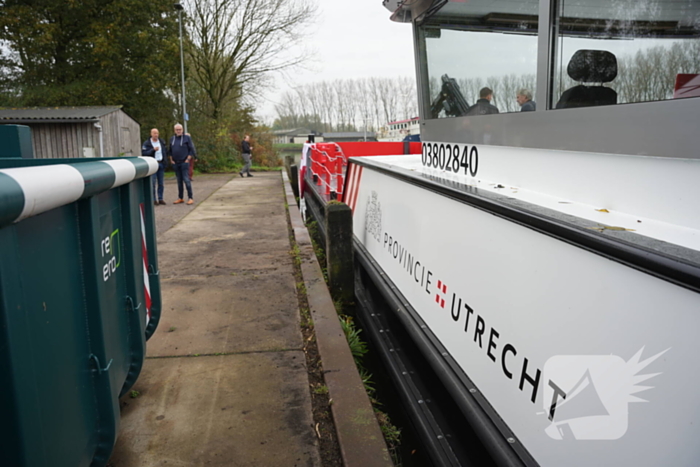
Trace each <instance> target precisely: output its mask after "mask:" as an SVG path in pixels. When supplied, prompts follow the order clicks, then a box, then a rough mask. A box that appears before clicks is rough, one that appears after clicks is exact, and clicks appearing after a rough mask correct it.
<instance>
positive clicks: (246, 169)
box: [239, 135, 253, 177]
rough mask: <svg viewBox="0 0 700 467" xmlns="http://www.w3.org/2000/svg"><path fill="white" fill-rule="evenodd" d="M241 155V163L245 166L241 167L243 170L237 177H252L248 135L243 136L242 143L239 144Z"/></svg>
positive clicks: (251, 148)
mask: <svg viewBox="0 0 700 467" xmlns="http://www.w3.org/2000/svg"><path fill="white" fill-rule="evenodd" d="M241 155H242V156H243V162H245V165H244V166H243V169H242V170H241V171H240V173H239V175H240V176H241V177H242V176H243V174H244V173H247V174H248V176H249V177H252V175H251V174H250V165H251V164H250V160H251V158H252V157H253V146H251V145H250V135H245V136H244V137H243V142H242V143H241Z"/></svg>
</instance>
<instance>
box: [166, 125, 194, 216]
mask: <svg viewBox="0 0 700 467" xmlns="http://www.w3.org/2000/svg"><path fill="white" fill-rule="evenodd" d="M174 129H175V136H173V137H172V139H171V140H170V147H169V148H168V153H169V155H170V163H171V164H173V167H175V176H176V177H177V201H175V203H174V204H180V203H184V202H185V200H184V199H183V194H184V193H183V187H182V184H183V183H184V184H185V186H186V187H187V196H188V197H189V199H188V201H187V204H194V199H192V198H193V197H192V183H191V182H190V174H189V171H190V162H191V161H192V158H193V157H194V156H193V155H194V144H192V138H190V137H189V136H187V135H185V134H183V130H182V125H180V124H179V123H178V124H177V125H175V128H174Z"/></svg>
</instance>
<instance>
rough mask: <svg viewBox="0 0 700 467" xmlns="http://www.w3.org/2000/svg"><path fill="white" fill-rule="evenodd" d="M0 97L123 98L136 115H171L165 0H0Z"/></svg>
mask: <svg viewBox="0 0 700 467" xmlns="http://www.w3.org/2000/svg"><path fill="white" fill-rule="evenodd" d="M0 44H1V45H2V47H0V54H1V57H0V87H1V89H2V93H1V94H0V105H15V106H69V105H71V106H72V105H123V106H124V110H125V111H126V112H127V113H129V114H130V115H131V116H132V117H134V118H135V119H136V120H137V121H139V123H141V126H142V129H143V130H144V133H147V132H148V129H149V128H150V127H151V126H166V125H167V126H169V125H170V124H171V123H172V121H173V119H174V117H175V115H176V102H175V99H176V98H175V96H176V95H177V92H176V91H173V89H177V85H178V82H179V80H178V71H179V54H178V47H179V42H178V29H177V20H176V15H175V11H174V9H173V7H172V2H171V1H170V0H167V1H166V0H152V1H149V2H143V1H138V0H119V1H117V0H81V1H80V2H78V1H77V0H0Z"/></svg>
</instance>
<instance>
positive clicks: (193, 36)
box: [187, 0, 313, 120]
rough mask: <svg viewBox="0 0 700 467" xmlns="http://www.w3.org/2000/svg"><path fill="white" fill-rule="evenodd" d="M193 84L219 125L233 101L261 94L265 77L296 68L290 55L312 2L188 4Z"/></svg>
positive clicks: (215, 0)
mask: <svg viewBox="0 0 700 467" xmlns="http://www.w3.org/2000/svg"><path fill="white" fill-rule="evenodd" d="M188 4H189V8H188V15H189V18H190V23H191V25H190V27H189V28H188V30H189V33H190V41H191V43H190V45H189V47H188V50H187V53H188V58H189V64H190V67H191V70H192V76H191V79H192V80H193V81H194V82H195V83H196V85H197V86H198V87H199V88H201V90H202V92H203V94H204V96H206V102H205V105H204V107H205V109H204V110H205V111H206V112H207V114H208V116H209V117H211V118H212V119H214V120H218V119H219V118H220V117H221V116H222V115H223V112H224V111H225V109H226V108H227V106H228V105H229V104H231V103H232V102H236V101H238V100H239V99H241V98H243V99H244V100H245V98H246V97H247V96H248V95H250V94H252V93H255V92H256V91H258V90H259V88H260V86H261V84H263V83H264V82H265V78H266V77H268V75H269V73H271V72H274V71H279V70H283V69H287V68H289V67H292V66H294V65H297V64H299V63H300V62H301V61H302V60H303V59H304V56H303V55H302V54H294V53H292V52H290V49H291V47H292V46H293V45H294V44H297V43H298V42H299V41H300V40H301V39H302V37H303V31H304V28H303V26H304V25H305V24H307V23H308V22H309V21H310V20H311V19H312V18H313V5H312V3H311V0H198V1H195V2H188Z"/></svg>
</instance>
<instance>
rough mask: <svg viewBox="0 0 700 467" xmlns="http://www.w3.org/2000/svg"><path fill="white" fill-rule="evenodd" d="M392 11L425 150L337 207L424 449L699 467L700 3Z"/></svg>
mask: <svg viewBox="0 0 700 467" xmlns="http://www.w3.org/2000/svg"><path fill="white" fill-rule="evenodd" d="M384 4H385V6H386V7H387V8H388V9H389V11H390V12H391V18H392V19H393V20H394V21H400V22H406V23H410V25H411V26H408V25H407V27H412V28H413V38H414V49H415V57H416V62H417V66H416V70H417V81H418V89H419V95H418V99H419V104H420V105H419V107H420V122H421V131H420V133H421V138H422V140H423V142H422V143H421V146H420V150H419V151H415V152H418V153H417V154H411V152H413V151H411V150H406V151H404V150H402V149H401V148H393V149H392V151H391V152H385V153H384V155H378V156H373V157H366V156H365V157H353V154H352V151H351V150H350V149H351V148H347V150H346V148H344V147H343V145H342V144H340V145H339V146H338V148H337V149H336V151H337V152H338V153H340V152H343V153H345V154H346V156H348V164H347V169H346V170H347V174H346V177H345V180H344V187H343V189H342V191H343V193H333V192H331V193H330V197H337V198H338V199H342V200H343V201H344V202H346V203H347V204H348V205H349V206H350V207H351V208H352V212H353V223H354V227H353V229H354V245H355V253H356V255H355V260H356V272H357V274H356V302H357V305H358V317H359V319H360V321H361V322H362V324H363V326H364V329H365V334H364V335H366V336H368V337H370V338H371V341H372V342H373V344H374V345H375V346H376V347H377V348H379V349H381V350H382V352H381V358H382V361H383V363H384V365H385V367H386V368H387V371H386V374H387V375H388V376H390V378H391V380H392V382H393V385H394V387H395V388H396V389H397V391H398V395H399V396H398V397H397V400H398V401H400V403H401V405H402V407H403V408H404V410H405V413H406V417H407V420H408V426H410V427H411V429H412V430H414V431H415V433H417V437H418V438H419V440H420V448H418V449H417V451H418V452H419V453H420V452H422V453H424V454H425V458H426V459H428V461H426V462H429V463H432V464H434V465H478V466H482V465H499V466H505V465H507V466H511V465H526V466H535V465H540V466H547V467H550V466H551V467H561V466H608V465H609V466H621V465H624V466H627V465H634V466H674V467H679V466H697V465H700V448H698V445H697V440H698V439H699V438H700V396H699V395H698V385H697V384H696V382H700V380H699V375H700V352H699V350H700V344H699V342H700V341H699V339H698V332H700V126H699V122H700V119H699V117H700V37H699V35H700V2H699V1H697V0H681V1H678V0H673V1H672V0H653V1H651V0H606V1H601V0H575V1H573V0H560V1H554V0H540V1H537V0H521V1H517V2H515V1H505V0H469V1H463V0H462V1H458V0H453V1H445V0H437V1H430V0H417V1H413V2H401V1H397V0H385V1H384ZM376 152H377V151H375V153H376ZM310 154H311V155H312V156H311V157H313V151H311V152H310ZM312 175H313V174H312ZM315 188H317V186H316V185H313V184H310V189H309V188H307V196H306V198H307V201H306V202H307V205H309V206H310V209H311V211H313V210H314V209H315V210H316V211H318V202H319V200H320V199H321V198H322V196H317V194H316V193H317V192H318V190H315ZM310 193H311V195H310ZM314 205H316V207H314ZM408 457H410V454H409V455H408ZM408 457H405V458H404V461H409V462H410V458H408Z"/></svg>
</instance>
